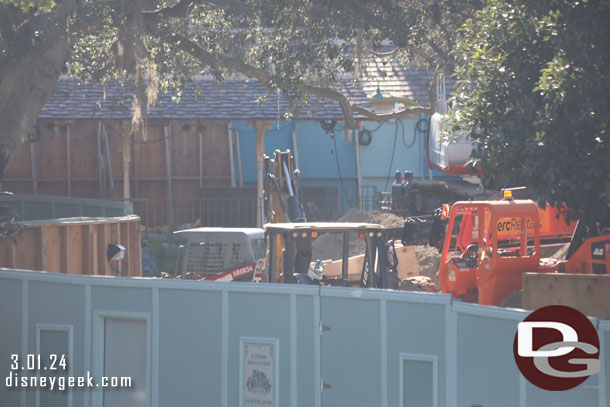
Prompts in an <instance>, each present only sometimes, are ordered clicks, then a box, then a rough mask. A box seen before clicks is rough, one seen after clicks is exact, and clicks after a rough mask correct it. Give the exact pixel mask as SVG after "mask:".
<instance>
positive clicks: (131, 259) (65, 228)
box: [0, 215, 142, 277]
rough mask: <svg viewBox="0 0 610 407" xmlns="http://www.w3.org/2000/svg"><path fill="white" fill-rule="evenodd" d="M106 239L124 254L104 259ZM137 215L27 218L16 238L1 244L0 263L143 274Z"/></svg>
mask: <svg viewBox="0 0 610 407" xmlns="http://www.w3.org/2000/svg"><path fill="white" fill-rule="evenodd" d="M109 243H115V244H120V245H122V246H124V247H125V249H126V252H125V258H124V259H123V260H120V261H116V262H113V266H112V267H113V268H114V270H113V269H112V268H111V267H110V265H109V264H108V261H107V260H106V248H107V247H108V244H109ZM141 248H142V246H141V240H140V218H139V217H138V216H134V215H131V216H123V217H116V218H66V219H59V220H47V221H36V222H27V223H26V229H25V230H24V231H23V233H21V234H20V235H19V236H18V237H17V239H16V244H14V243H13V242H12V241H11V240H8V241H5V242H3V243H2V244H1V245H0V267H6V268H12V269H23V270H42V271H49V272H54V273H67V274H81V275H107V276H112V275H114V276H118V275H121V276H123V277H141V276H142V254H141Z"/></svg>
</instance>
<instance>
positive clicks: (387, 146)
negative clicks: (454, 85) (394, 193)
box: [360, 116, 428, 192]
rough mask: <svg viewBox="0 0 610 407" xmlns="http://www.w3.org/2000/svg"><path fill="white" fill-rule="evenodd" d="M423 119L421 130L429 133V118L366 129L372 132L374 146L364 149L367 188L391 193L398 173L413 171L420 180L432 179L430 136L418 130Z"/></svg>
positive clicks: (362, 162)
mask: <svg viewBox="0 0 610 407" xmlns="http://www.w3.org/2000/svg"><path fill="white" fill-rule="evenodd" d="M420 119H423V120H425V122H423V123H421V124H420V126H421V129H425V127H426V126H427V117H426V116H415V117H410V118H408V119H402V120H392V121H388V122H384V123H383V124H381V125H380V124H379V123H376V122H365V123H364V127H363V128H365V129H367V130H370V131H371V132H372V140H371V144H370V145H368V146H365V145H361V146H360V171H361V173H362V184H363V185H371V186H374V187H376V188H377V191H381V192H383V191H386V192H389V191H390V189H391V187H392V181H393V179H394V174H395V173H396V171H400V172H401V173H404V171H406V170H409V171H412V172H413V176H414V177H416V178H422V177H423V178H425V177H427V176H428V167H427V163H426V134H425V133H422V132H420V131H416V129H415V126H416V125H417V122H418V121H419V120H420Z"/></svg>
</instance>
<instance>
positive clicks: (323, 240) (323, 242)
mask: <svg viewBox="0 0 610 407" xmlns="http://www.w3.org/2000/svg"><path fill="white" fill-rule="evenodd" d="M338 222H360V223H376V224H379V225H383V226H385V227H389V228H395V227H402V226H403V223H404V219H403V218H401V217H399V216H396V215H394V214H392V213H389V212H379V211H368V212H367V211H361V210H359V209H352V210H350V211H349V212H347V213H346V214H345V215H343V216H342V217H341V218H339V219H338ZM313 246H314V248H315V254H314V258H315V259H320V260H327V259H332V260H338V259H341V257H342V250H343V239H342V237H341V236H340V235H338V234H323V235H321V236H320V237H318V238H317V239H316V240H315V241H314V243H313ZM365 247H366V246H365V243H364V240H362V239H359V238H358V236H356V234H355V233H352V234H351V236H350V240H349V255H350V257H351V256H357V255H359V254H364V250H365ZM415 255H416V256H417V261H418V263H419V273H420V275H422V276H427V277H430V278H431V279H432V281H433V282H434V283H436V284H439V281H438V276H437V272H438V265H439V263H440V253H439V252H438V250H436V249H435V248H433V247H428V246H415Z"/></svg>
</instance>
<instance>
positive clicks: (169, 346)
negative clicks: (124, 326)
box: [0, 270, 610, 407]
mask: <svg viewBox="0 0 610 407" xmlns="http://www.w3.org/2000/svg"><path fill="white" fill-rule="evenodd" d="M526 315H527V313H526V312H522V311H509V310H503V309H496V308H492V307H480V306H477V305H469V304H462V303H452V302H451V301H450V298H449V297H448V296H445V295H434V294H419V293H405V292H392V291H383V290H362V289H348V288H333V287H322V288H319V287H311V286H294V285H291V286H288V285H274V284H263V285H252V284H245V283H207V282H195V281H176V280H149V279H119V278H107V277H106V278H104V277H86V276H69V275H62V274H55V273H38V272H22V271H10V270H2V271H0V327H2V331H3V334H2V335H0V367H1V366H4V367H2V369H3V371H5V372H8V371H9V366H10V355H11V354H14V353H19V354H22V355H24V354H26V353H36V351H37V347H38V346H40V344H39V338H40V332H41V330H44V329H55V330H60V331H62V332H68V335H69V338H70V341H69V342H70V355H69V365H70V366H71V371H70V374H71V375H83V374H86V372H87V371H91V372H92V373H93V374H94V375H95V374H100V375H101V370H100V369H101V366H102V363H103V360H104V358H103V355H104V349H106V348H105V346H106V345H104V343H103V342H104V340H103V338H104V335H103V332H104V323H105V322H104V321H106V320H107V318H110V319H120V320H121V319H122V320H126V319H127V320H129V319H134V320H136V321H138V323H140V324H141V323H143V322H144V323H145V324H146V330H147V333H146V340H142V342H143V343H142V348H143V349H146V355H147V361H146V363H147V366H146V372H147V373H146V374H147V378H146V383H145V385H142V386H140V388H142V389H146V392H147V393H146V400H147V403H146V406H147V407H159V406H161V407H162V406H168V405H175V406H191V405H212V406H220V407H229V406H237V405H239V404H240V393H241V394H242V395H243V385H244V383H245V379H246V378H245V376H244V357H243V354H242V351H243V349H241V348H242V347H243V345H244V343H246V342H248V341H250V342H253V343H263V344H268V345H264V346H268V349H271V350H273V351H274V355H275V356H274V355H271V354H270V357H272V359H273V360H274V363H272V364H273V365H274V366H276V370H275V371H274V372H273V373H272V374H273V375H274V378H273V379H272V381H271V384H272V385H273V386H274V387H277V388H278V391H277V393H274V398H275V404H274V405H275V406H290V407H301V406H303V407H305V406H314V407H335V406H342V405H350V406H371V405H374V406H380V407H389V406H398V405H401V406H404V405H407V406H411V405H412V404H413V403H414V402H417V403H419V404H421V405H422V406H430V407H442V406H447V407H457V406H460V407H461V406H476V405H480V406H498V407H502V406H507V407H508V406H510V407H513V406H520V407H525V406H531V407H540V406H546V405H549V406H550V405H553V406H566V407H567V406H573V405H576V404H578V405H582V406H587V407H588V406H591V407H605V404H604V403H606V400H608V387H609V386H607V383H606V382H607V381H608V379H607V378H608V377H610V372H609V369H610V359H609V356H608V355H609V353H610V352H609V350H610V349H609V348H610V322H608V321H601V322H600V323H599V330H600V339H601V341H602V347H603V350H602V357H601V359H602V370H603V371H602V373H600V374H599V375H596V376H594V377H592V378H591V379H589V381H587V382H586V383H585V385H584V386H580V387H579V388H577V389H575V390H572V391H569V392H563V393H559V392H557V393H555V392H543V391H540V390H537V389H535V388H533V387H532V386H530V385H529V384H527V382H526V381H525V380H524V379H523V378H522V377H521V376H520V375H519V373H518V371H517V368H516V366H515V363H514V359H513V355H512V351H511V350H512V341H513V338H514V334H515V330H516V326H517V323H518V322H519V321H521V320H522V319H523V318H524V317H525V316H526ZM7 333H8V334H7ZM418 372H419V373H418ZM414 375H415V376H417V377H418V383H419V384H417V385H415V384H414V383H413V380H412V379H413V377H414ZM4 377H5V376H3V377H2V378H3V379H4ZM3 384H4V383H3ZM275 394H276V395H277V396H275ZM23 397H25V398H23ZM69 397H70V398H71V399H72V405H73V406H74V407H78V406H91V405H99V403H100V401H101V391H100V390H98V389H93V390H77V389H75V390H73V391H72V392H71V393H70V396H69ZM43 399H44V398H43ZM0 405H2V406H4V405H15V406H35V405H36V391H35V390H27V391H23V392H22V391H21V390H20V389H11V390H7V389H6V388H4V386H2V388H0Z"/></svg>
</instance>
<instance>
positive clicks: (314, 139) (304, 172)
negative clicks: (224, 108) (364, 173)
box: [233, 121, 356, 186]
mask: <svg viewBox="0 0 610 407" xmlns="http://www.w3.org/2000/svg"><path fill="white" fill-rule="evenodd" d="M277 123H278V122H273V124H272V126H273V127H272V129H271V130H267V131H266V132H265V154H267V155H269V156H272V155H273V151H274V150H281V151H284V150H286V149H290V150H291V151H292V152H293V154H294V151H295V149H294V146H293V145H292V130H293V129H295V130H296V141H297V151H298V155H299V167H300V168H299V169H300V170H301V178H302V181H303V184H304V185H311V186H339V184H338V183H339V178H340V177H339V172H340V173H341V178H343V180H344V183H345V184H350V185H354V186H355V185H356V150H355V148H356V147H355V143H354V142H353V140H352V141H346V140H345V138H344V134H343V127H342V126H341V125H338V126H337V129H336V131H335V143H336V149H335V148H333V152H332V153H331V137H330V134H328V133H326V132H325V131H324V130H322V128H321V127H320V123H319V122H317V121H311V122H305V121H299V122H279V129H278V125H277ZM233 128H234V129H235V130H237V131H239V146H240V153H241V163H242V174H243V181H244V185H245V186H247V185H250V186H254V185H256V145H255V136H254V130H253V129H249V128H248V127H247V125H246V122H244V121H236V122H234V123H233ZM234 137H235V135H234ZM335 150H336V151H335ZM337 152H338V155H337ZM234 154H235V161H236V162H235V174H236V179H237V180H239V174H238V166H237V151H234ZM337 158H338V160H337ZM337 161H338V162H339V165H338V166H337Z"/></svg>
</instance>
